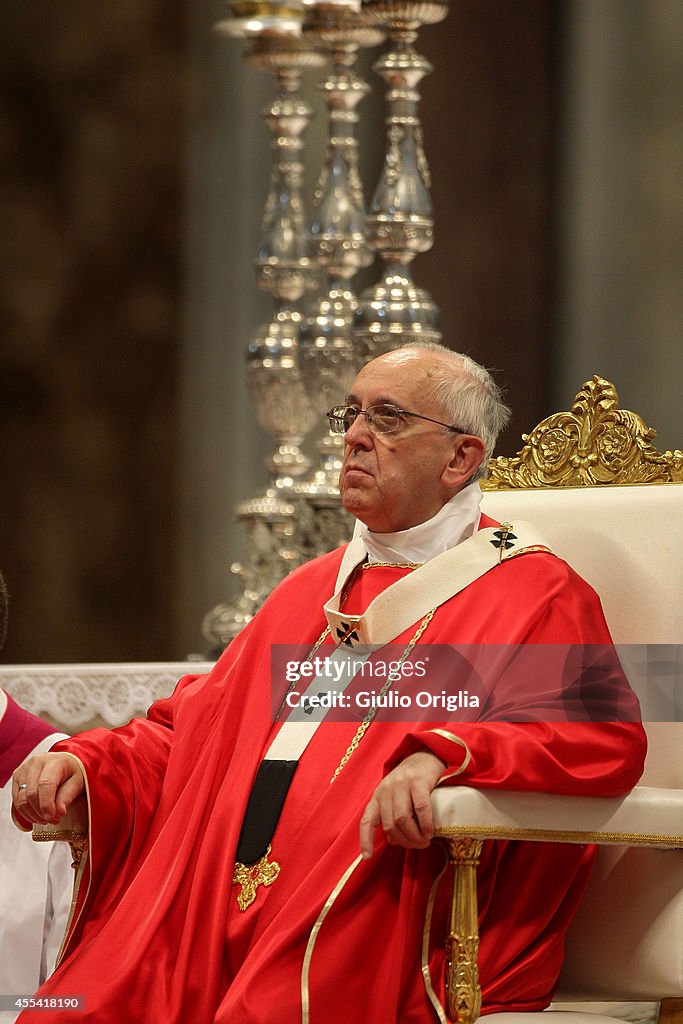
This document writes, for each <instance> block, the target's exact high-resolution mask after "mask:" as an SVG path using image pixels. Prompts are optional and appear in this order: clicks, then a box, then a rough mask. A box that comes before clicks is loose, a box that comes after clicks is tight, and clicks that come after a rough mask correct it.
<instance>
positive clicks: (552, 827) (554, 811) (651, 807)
mask: <svg viewBox="0 0 683 1024" xmlns="http://www.w3.org/2000/svg"><path fill="white" fill-rule="evenodd" d="M432 807H433V811H434V822H435V826H436V835H437V836H442V837H444V838H448V839H452V838H455V837H457V836H469V837H472V838H475V839H523V840H530V841H538V842H557V843H598V844H613V845H619V846H654V847H664V848H670V847H683V790H680V789H654V788H650V787H648V786H636V788H635V789H633V790H632V791H631V792H630V793H629V794H627V795H626V796H623V797H616V798H609V799H605V798H602V797H574V796H555V795H553V794H548V793H515V792H506V791H502V790H481V789H474V788H473V787H471V786H448V787H443V788H441V789H440V788H437V789H436V790H434V792H433V793H432Z"/></svg>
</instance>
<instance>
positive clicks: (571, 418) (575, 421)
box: [482, 376, 683, 491]
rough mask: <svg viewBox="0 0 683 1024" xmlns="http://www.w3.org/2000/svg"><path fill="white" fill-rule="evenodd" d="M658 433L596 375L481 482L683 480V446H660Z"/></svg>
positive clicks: (493, 486)
mask: <svg viewBox="0 0 683 1024" xmlns="http://www.w3.org/2000/svg"><path fill="white" fill-rule="evenodd" d="M656 434H657V432H656V430H654V429H653V428H652V427H648V426H647V425H646V424H645V423H644V421H643V420H642V419H641V417H640V416H638V414H637V413H634V412H629V411H628V410H627V409H620V408H619V396H618V394H617V391H616V388H615V387H614V385H613V384H611V383H610V382H609V381H608V380H604V378H602V377H598V376H594V377H593V379H592V380H589V381H586V383H585V384H584V385H583V387H582V388H581V390H580V391H579V393H578V394H577V396H576V398H575V399H574V404H573V405H572V408H571V411H570V412H558V413H554V414H553V415H552V416H548V417H547V418H546V419H544V420H541V422H540V423H539V424H538V426H537V427H535V428H534V429H533V430H532V431H531V433H529V434H523V435H522V440H523V441H524V442H525V445H524V447H523V448H522V449H521V450H520V451H519V452H518V453H517V455H515V456H513V457H512V458H506V457H505V456H499V457H498V458H495V459H491V462H490V463H489V476H488V478H487V479H486V480H484V481H483V482H482V487H483V489H484V490H489V491H495V490H507V489H512V488H526V487H586V486H596V485H602V484H644V483H672V482H682V481H683V451H680V450H678V449H677V450H676V451H667V452H663V453H662V452H659V451H657V449H656V448H655V447H654V445H653V444H652V442H653V440H654V438H655V437H656Z"/></svg>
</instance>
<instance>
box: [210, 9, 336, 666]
mask: <svg viewBox="0 0 683 1024" xmlns="http://www.w3.org/2000/svg"><path fill="white" fill-rule="evenodd" d="M231 6H232V9H233V12H234V13H235V14H236V15H238V17H236V18H233V19H229V20H227V21H225V22H220V23H219V24H218V25H217V26H216V27H217V30H218V31H219V32H220V33H222V34H225V35H231V36H234V35H238V36H246V37H247V40H248V41H247V46H246V50H245V60H246V62H247V63H249V64H250V65H251V66H253V67H256V68H258V69H260V70H265V71H269V72H271V73H272V74H273V76H274V79H275V85H276V95H275V98H274V100H273V102H272V103H271V104H270V105H269V107H268V108H267V109H266V111H265V112H264V118H265V120H266V123H267V124H268V126H269V127H270V129H271V131H272V132H273V143H272V145H273V153H274V159H273V170H272V175H271V182H270V189H269V193H268V198H267V200H266V205H265V210H264V215H263V231H262V239H261V244H260V246H259V252H258V256H257V259H256V276H257V283H258V285H259V287H261V288H263V289H265V290H267V291H268V292H270V294H271V295H272V297H273V302H274V314H273V317H272V319H271V320H270V321H269V322H268V323H266V324H263V325H261V326H260V327H259V328H257V330H256V331H255V333H254V335H253V337H252V339H251V341H250V343H249V347H248V350H247V360H246V379H247V390H248V393H249V398H250V400H251V403H252V406H253V408H254V411H255V413H256V416H257V418H258V420H259V423H260V424H261V425H262V426H263V427H264V428H265V429H266V430H267V431H268V432H269V433H270V434H271V435H272V436H273V437H274V439H275V441H276V445H277V447H276V450H275V452H274V453H273V455H272V456H271V457H270V458H269V459H268V460H267V463H266V465H267V468H268V471H269V474H270V485H269V487H268V488H267V489H266V491H265V493H263V494H261V495H259V496H257V497H256V498H253V499H250V500H249V501H246V502H243V503H242V504H240V505H239V506H238V508H237V516H238V519H239V520H240V521H241V522H242V523H243V525H244V528H245V532H246V545H247V562H246V564H245V565H242V564H240V563H235V564H234V565H233V566H232V567H231V571H232V572H233V574H234V575H235V576H237V577H238V579H239V581H240V584H241V586H242V590H241V593H240V594H239V596H238V597H237V599H236V600H235V601H233V602H231V603H229V604H221V605H218V606H217V607H216V608H214V609H212V611H210V612H209V613H208V615H207V616H206V617H205V620H204V624H203V633H204V636H205V637H206V638H207V639H208V640H209V642H210V643H211V645H212V648H213V649H221V648H222V647H224V646H225V645H226V644H227V643H229V642H230V640H232V639H233V638H234V637H235V636H236V635H237V633H238V632H239V631H240V629H242V628H243V626H244V625H245V623H246V622H248V621H249V619H250V618H251V617H252V616H253V615H254V614H255V612H256V611H257V610H258V608H259V607H260V605H261V604H262V603H263V601H264V600H265V598H266V597H267V595H268V594H269V593H270V591H271V590H272V589H273V587H274V586H275V585H276V584H277V583H278V582H279V581H280V580H281V579H282V578H283V577H284V576H286V575H287V573H288V572H289V571H290V570H291V569H293V568H294V567H295V566H296V565H297V564H299V562H300V561H302V560H303V559H304V557H305V556H306V548H307V544H306V542H305V536H304V537H303V538H302V537H300V536H299V533H300V531H301V527H302V524H303V523H304V522H305V515H301V514H300V512H299V509H298V507H297V506H298V504H299V503H300V499H298V498H297V497H296V494H295V492H294V484H295V482H296V481H297V480H298V479H299V478H300V477H302V476H303V475H304V474H305V473H306V471H307V470H308V469H309V468H310V466H311V460H310V459H309V457H308V456H307V455H306V454H305V453H304V452H303V451H302V449H301V444H302V442H303V440H304V438H305V436H306V434H307V433H308V432H309V431H310V429H311V427H312V426H313V425H314V423H315V421H316V418H317V414H316V410H315V407H314V405H313V403H312V402H311V398H310V394H309V389H308V386H307V384H306V382H305V381H304V378H303V375H302V372H301V367H300V364H299V355H300V353H299V343H300V332H301V328H302V325H303V323H304V316H303V314H302V312H301V310H300V309H299V307H298V304H299V302H300V301H301V300H302V298H303V296H304V294H305V293H306V292H307V291H308V290H310V289H311V288H312V287H313V286H314V284H315V281H316V277H317V273H318V271H317V267H316V266H315V264H314V263H313V261H312V260H311V258H310V256H309V254H308V235H307V228H306V218H305V213H304V202H303V195H302V190H303V170H304V169H303V162H302V155H303V146H304V144H303V133H304V131H305V129H306V127H307V125H308V122H309V120H310V118H311V116H312V108H311V107H310V105H309V104H308V103H307V102H306V101H305V100H303V99H302V98H301V96H300V95H299V94H298V90H299V86H300V83H301V76H302V72H303V71H304V70H305V69H307V68H314V67H319V66H320V65H322V64H323V63H324V60H325V58H324V56H323V55H322V54H320V53H319V52H317V51H316V50H315V49H314V48H313V47H312V46H311V45H310V43H308V42H306V41H303V40H302V39H301V38H299V37H297V35H295V31H298V30H300V17H301V9H299V17H298V24H297V25H296V26H294V25H293V21H292V20H291V11H292V7H291V6H289V5H288V7H287V8H284V7H283V6H282V5H274V4H271V3H267V4H265V5H262V4H256V5H254V4H248V5H247V7H248V8H249V9H248V10H247V8H246V7H245V6H244V5H243V4H241V3H237V2H235V3H234V4H232V5H231ZM299 8H300V5H299ZM278 18H282V19H283V24H284V28H283V29H282V31H280V30H279V25H280V23H279V21H278ZM296 20H297V19H294V21H296Z"/></svg>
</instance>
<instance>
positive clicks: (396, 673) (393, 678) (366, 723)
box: [330, 608, 436, 783]
mask: <svg viewBox="0 0 683 1024" xmlns="http://www.w3.org/2000/svg"><path fill="white" fill-rule="evenodd" d="M435 611H436V608H432V610H431V612H427V614H426V615H425V617H424V619H423V620H422V622H421V623H420V625H419V626H418V627H417V629H416V631H415V633H414V635H413V637H412V639H411V640H410V642H409V643H408V646H407V647H406V649H405V650H404V652H403V654H402V655H401V657H400V659H399V662H398V665H397V666H396V668H395V669H392V671H391V672H390V673H389V675H388V676H387V681H386V682H385V684H384V686H383V687H382V689H381V690H380V691H379V696H380V697H383V696H384V694H385V693H386V692H387V690H388V689H389V687H390V686H391V685H392V683H395V682H397V681H398V680H399V679H400V678H401V669H402V668H403V664H404V662H405V660H406V658H407V657H408V655H409V654H410V652H411V651H412V649H413V647H414V646H415V644H416V643H417V641H418V640H419V639H420V637H421V636H422V634H423V633H424V631H425V629H426V628H427V626H428V625H429V623H430V622H431V621H432V618H433V617H434V612H435ZM376 714H377V704H375V706H374V707H372V708H370V710H369V711H368V713H367V715H366V716H365V718H364V719H363V721H362V722H361V723H360V725H359V726H358V729H357V731H356V735H355V736H354V737H353V739H352V740H351V742H350V743H349V745H348V747H347V748H346V753H345V754H344V756H343V757H342V759H341V761H340V762H339V764H338V765H337V767H336V768H335V770H334V775H333V776H332V778H331V779H330V783H332V782H334V780H335V779H336V778H337V776H338V775H339V773H340V772H341V770H342V769H343V768H344V767H345V766H346V765H347V764H348V762H349V759H350V758H351V756H352V754H353V752H354V750H356V749H357V748H358V744H359V743H360V741H361V740H362V739H363V737H364V736H365V733H366V732H367V730H368V729H369V728H370V725H371V724H372V720H373V718H374V717H375V715H376Z"/></svg>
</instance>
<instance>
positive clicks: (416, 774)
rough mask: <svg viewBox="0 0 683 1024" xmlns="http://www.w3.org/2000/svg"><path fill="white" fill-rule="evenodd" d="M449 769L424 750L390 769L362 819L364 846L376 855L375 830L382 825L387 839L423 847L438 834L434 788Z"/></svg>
mask: <svg viewBox="0 0 683 1024" xmlns="http://www.w3.org/2000/svg"><path fill="white" fill-rule="evenodd" d="M445 770H446V765H445V764H444V762H443V761H441V760H440V759H439V758H438V757H437V756H436V755H435V754H432V753H431V752H430V751H428V750H420V751H418V752H417V753H415V754H410V756H409V757H406V758H405V760H403V761H401V763H400V764H399V765H397V767H396V768H394V770H393V771H391V772H389V774H388V775H386V776H385V777H384V778H383V779H382V781H381V782H380V784H379V786H378V787H377V789H376V790H375V792H374V793H373V794H372V798H371V800H370V802H369V804H368V805H367V807H366V808H365V811H364V812H363V817H362V818H361V822H360V848H361V852H362V854H363V857H365V858H366V859H367V858H369V857H371V856H372V851H373V848H374V839H375V830H376V829H377V828H378V827H379V826H380V825H381V826H382V828H383V829H384V832H385V834H386V837H387V842H388V843H391V845H393V846H404V847H405V848H406V849H408V850H423V849H425V848H426V847H427V846H429V843H430V842H431V839H432V837H433V835H434V821H433V818H432V801H431V794H432V790H433V789H434V787H435V786H436V784H437V782H438V781H439V778H440V777H441V775H442V774H443V773H444V771H445Z"/></svg>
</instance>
